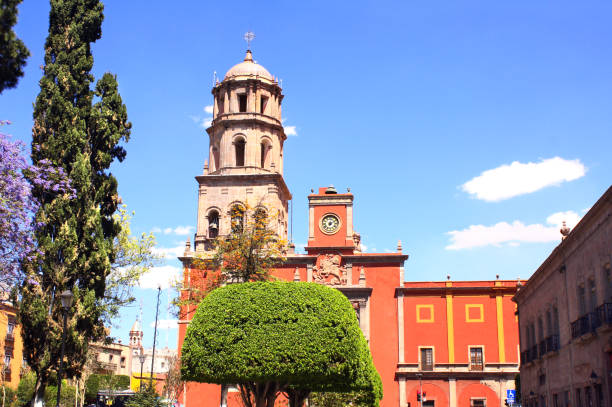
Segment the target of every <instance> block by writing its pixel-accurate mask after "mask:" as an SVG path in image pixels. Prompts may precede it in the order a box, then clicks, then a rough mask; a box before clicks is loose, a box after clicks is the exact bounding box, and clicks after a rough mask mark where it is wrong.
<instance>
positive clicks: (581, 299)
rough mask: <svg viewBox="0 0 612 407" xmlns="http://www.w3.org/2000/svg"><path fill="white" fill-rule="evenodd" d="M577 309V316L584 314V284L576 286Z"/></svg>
mask: <svg viewBox="0 0 612 407" xmlns="http://www.w3.org/2000/svg"><path fill="white" fill-rule="evenodd" d="M578 311H579V312H580V315H579V316H583V315H584V314H586V296H585V293H584V285H580V286H578Z"/></svg>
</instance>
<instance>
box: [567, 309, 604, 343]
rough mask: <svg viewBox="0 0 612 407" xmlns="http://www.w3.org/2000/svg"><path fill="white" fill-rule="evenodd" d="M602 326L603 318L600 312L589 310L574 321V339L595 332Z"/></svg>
mask: <svg viewBox="0 0 612 407" xmlns="http://www.w3.org/2000/svg"><path fill="white" fill-rule="evenodd" d="M604 305H605V304H604ZM600 308H601V307H600ZM600 326H601V318H600V315H599V312H589V313H588V314H585V315H583V316H581V317H580V318H578V319H577V320H575V321H574V322H572V339H576V338H579V337H581V336H582V335H585V334H587V333H589V332H593V331H595V330H596V329H597V328H599V327H600Z"/></svg>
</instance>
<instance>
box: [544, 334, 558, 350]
mask: <svg viewBox="0 0 612 407" xmlns="http://www.w3.org/2000/svg"><path fill="white" fill-rule="evenodd" d="M545 342H546V353H548V352H555V351H558V350H559V335H550V336H549V337H548V338H546V339H545Z"/></svg>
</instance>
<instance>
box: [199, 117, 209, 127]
mask: <svg viewBox="0 0 612 407" xmlns="http://www.w3.org/2000/svg"><path fill="white" fill-rule="evenodd" d="M211 124H212V117H205V118H204V119H202V123H200V125H201V126H202V127H203V128H205V129H207V128H209V127H210V125H211Z"/></svg>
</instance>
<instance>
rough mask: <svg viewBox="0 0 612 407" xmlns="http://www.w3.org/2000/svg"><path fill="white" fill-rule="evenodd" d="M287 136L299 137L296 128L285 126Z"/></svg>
mask: <svg viewBox="0 0 612 407" xmlns="http://www.w3.org/2000/svg"><path fill="white" fill-rule="evenodd" d="M285 134H286V135H287V136H297V135H298V134H297V131H296V130H295V126H285Z"/></svg>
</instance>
